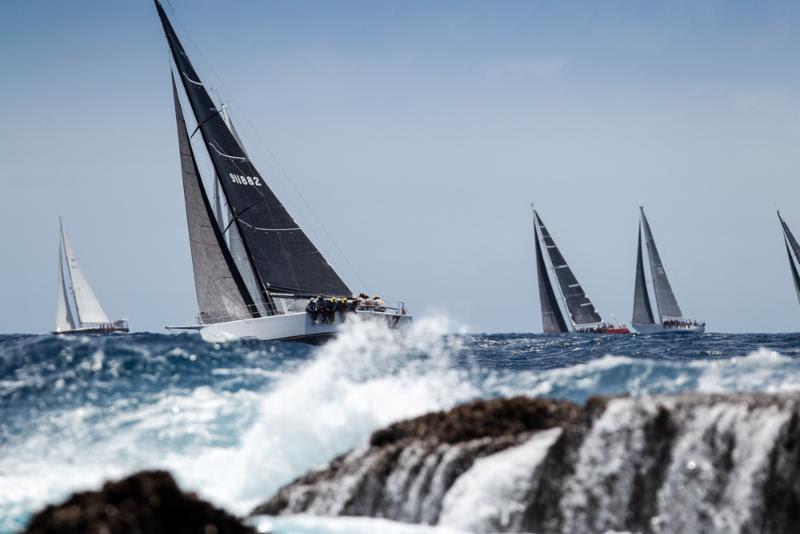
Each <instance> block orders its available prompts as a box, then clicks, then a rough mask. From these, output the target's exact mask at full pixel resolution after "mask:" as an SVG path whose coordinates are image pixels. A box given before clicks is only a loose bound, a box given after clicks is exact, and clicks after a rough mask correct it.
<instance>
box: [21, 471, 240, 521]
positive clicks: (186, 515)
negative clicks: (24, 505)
mask: <svg viewBox="0 0 800 534" xmlns="http://www.w3.org/2000/svg"><path fill="white" fill-rule="evenodd" d="M25 532H26V533H27V534H50V533H59V534H67V533H70V534H71V533H75V534H79V533H80V534H84V533H86V534H122V533H133V534H138V533H141V534H145V533H146V534H254V533H255V530H253V529H252V528H250V527H248V526H245V525H244V524H243V523H242V522H241V521H240V520H239V519H238V518H237V517H234V516H233V515H231V514H229V513H228V512H226V511H224V510H220V509H219V508H216V507H214V506H212V505H211V504H209V503H207V502H206V501H203V500H201V499H199V498H197V496H195V495H194V494H192V493H184V492H182V491H181V490H180V488H178V485H177V484H176V483H175V480H173V478H172V476H171V475H170V474H169V473H167V472H164V471H141V472H139V473H136V474H134V475H131V476H129V477H127V478H124V479H122V480H119V481H116V482H108V483H106V484H104V485H103V487H102V489H100V491H86V492H82V493H75V494H74V495H72V497H70V498H69V499H68V500H66V501H64V502H63V503H61V504H58V505H54V506H48V507H47V508H45V509H44V510H42V511H40V512H39V513H38V514H36V515H35V516H33V518H32V519H31V521H30V523H29V525H28V528H27V530H26V531H25Z"/></svg>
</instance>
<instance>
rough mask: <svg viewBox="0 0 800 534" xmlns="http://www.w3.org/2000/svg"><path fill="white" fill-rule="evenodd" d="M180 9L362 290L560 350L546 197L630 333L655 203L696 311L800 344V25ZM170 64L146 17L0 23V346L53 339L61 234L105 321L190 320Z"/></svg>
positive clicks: (734, 5)
mask: <svg viewBox="0 0 800 534" xmlns="http://www.w3.org/2000/svg"><path fill="white" fill-rule="evenodd" d="M165 6H166V10H167V14H168V15H169V16H170V17H172V19H173V22H174V24H175V26H176V28H177V31H178V33H179V37H180V38H181V39H182V40H183V42H184V46H185V47H186V49H187V52H188V53H189V55H190V57H191V58H192V59H193V61H194V63H195V66H196V68H197V70H198V73H199V75H200V76H201V77H202V78H203V80H204V81H205V83H206V85H208V86H211V87H212V88H213V90H214V94H215V95H216V97H217V98H219V99H220V100H223V101H225V102H226V103H228V104H229V109H230V110H231V114H232V116H233V119H234V121H235V122H236V123H237V126H238V129H239V131H240V133H241V134H242V137H243V141H244V144H245V146H246V147H247V149H248V151H249V152H250V154H251V156H252V157H253V159H254V161H255V164H256V167H257V168H259V170H260V171H261V174H262V175H264V177H265V179H266V181H267V182H268V183H269V185H271V186H272V187H273V188H274V189H275V191H276V193H277V194H278V196H279V197H280V198H281V199H282V200H283V201H284V202H285V204H286V205H287V207H288V208H289V210H290V212H291V213H292V214H293V215H294V216H295V218H296V219H297V221H298V222H299V223H300V225H301V226H302V227H303V228H305V229H306V230H307V231H308V233H309V235H310V236H311V237H312V239H313V240H314V242H315V243H316V244H317V245H319V247H320V248H321V249H322V250H323V251H324V252H325V253H326V255H327V257H328V258H329V260H330V261H331V263H332V264H333V265H334V266H336V267H337V268H338V269H339V271H340V272H341V274H342V276H343V277H344V279H345V280H346V281H347V282H348V283H349V284H350V285H351V287H353V288H355V289H360V288H362V287H363V286H362V283H361V280H363V282H364V284H365V285H366V288H367V289H368V290H369V292H370V293H380V294H381V295H383V296H384V297H385V298H387V300H390V301H397V300H403V301H405V303H406V304H407V306H408V307H409V308H410V310H411V311H412V312H413V313H415V314H416V315H419V316H422V315H431V314H444V315H447V316H448V317H450V318H451V319H452V320H453V324H456V325H464V326H466V327H467V328H468V330H470V331H473V332H537V331H541V318H540V311H539V300H538V294H537V285H536V272H535V264H534V254H533V241H532V239H533V233H532V226H531V219H530V207H529V205H530V204H531V203H534V204H535V205H536V208H537V210H538V211H539V213H540V215H541V216H542V218H543V220H544V222H545V224H547V226H548V227H549V230H550V232H551V234H552V235H553V237H554V239H555V240H556V243H558V245H559V246H560V248H561V250H562V252H563V253H564V255H565V257H566V259H567V261H568V262H569V263H570V265H571V266H572V268H573V270H574V272H575V274H576V276H577V277H578V279H579V280H580V282H581V283H582V285H583V287H584V288H585V289H586V291H587V293H588V295H589V297H590V298H591V299H592V300H593V302H594V304H595V306H596V308H597V309H598V311H599V312H600V313H601V314H602V315H603V316H604V318H606V319H612V318H613V319H616V320H617V321H620V322H630V317H631V311H632V302H633V283H634V272H635V265H634V262H635V258H636V235H637V229H638V206H640V205H642V206H645V209H646V210H647V214H648V218H649V221H650V224H651V227H652V229H653V232H654V234H655V238H656V241H657V243H658V246H659V249H660V252H661V256H662V259H663V260H664V264H665V266H666V269H667V272H668V274H669V277H670V280H671V282H672V285H673V288H674V290H675V293H676V296H677V298H678V302H679V303H680V305H681V307H682V308H683V311H684V313H685V315H687V316H689V317H693V318H697V319H702V320H705V321H706V322H707V324H708V329H709V330H710V331H720V332H754V331H763V332H787V331H797V330H798V327H799V326H800V304H798V301H797V297H796V295H795V291H794V287H793V285H792V280H791V274H790V271H789V265H788V263H787V259H786V253H785V250H784V245H783V241H782V236H781V231H780V227H779V224H778V220H777V217H776V215H775V209H776V207H778V208H780V209H781V211H782V213H783V215H784V217H785V219H786V220H787V222H788V223H789V225H790V226H791V227H792V228H794V229H795V231H796V232H800V196H799V195H798V193H800V182H798V180H797V178H796V177H797V175H798V172H800V150H798V146H800V68H799V67H800V41H798V39H797V32H796V28H797V27H798V25H800V4H798V3H796V2H769V1H765V2H737V1H721V0H708V1H703V2H696V1H688V0H687V1H673V2H646V1H640V2H639V1H620V2H613V1H612V2H590V1H587V2H529V1H520V2H515V1H504V2H493V1H488V0H487V1H469V0H467V1H444V0H442V1H437V2H427V1H408V2H372V1H366V0H365V1H346V0H343V1H340V2H327V1H304V2H296V1H288V0H287V1H255V0H253V1H237V2H223V1H221V0H169V2H166V1H165ZM169 68H170V67H169V56H168V50H167V47H166V43H165V40H164V37H163V34H162V31H161V28H160V25H159V22H158V17H157V15H156V12H155V9H154V7H153V5H152V3H151V2H148V1H145V0H142V1H137V2H131V1H107V0H103V1H99V0H98V1H88V0H86V1H83V0H76V1H74V2H61V1H56V0H53V1H44V0H26V1H22V0H18V1H15V0H6V1H4V2H0V76H2V79H1V82H2V83H0V102H3V115H2V116H3V127H2V128H0V161H1V162H2V167H0V186H1V187H2V197H1V198H2V203H3V209H2V210H0V228H1V230H0V248H1V249H2V251H3V253H2V273H3V275H4V276H3V277H2V279H0V302H3V303H4V305H3V306H0V333H12V332H34V333H35V332H44V331H47V330H50V329H52V328H53V326H54V320H55V303H56V280H57V278H56V276H57V275H56V268H57V257H58V217H59V215H60V216H63V218H64V224H65V227H66V229H67V231H68V232H69V233H70V236H71V240H72V243H73V246H74V248H75V250H76V253H77V256H78V259H79V261H80V263H81V266H82V268H83V270H84V272H85V273H86V275H87V277H88V279H89V281H90V282H91V283H92V285H93V287H94V289H95V291H96V293H97V294H98V296H99V297H100V300H101V301H102V303H103V305H104V307H105V308H106V310H107V311H108V313H109V315H111V316H113V318H119V317H124V318H127V319H129V320H130V324H131V328H132V329H133V330H149V331H155V332H161V331H163V327H164V325H167V324H187V323H191V322H193V319H194V317H195V315H196V313H197V310H196V299H195V293H194V284H193V279H192V270H191V259H190V254H189V245H188V238H187V229H186V220H185V214H184V209H183V196H182V190H181V183H180V167H179V160H178V152H177V137H176V133H175V124H174V120H175V119H174V112H173V109H172V96H171V92H170V91H171V90H170V85H169ZM331 238H332V239H331ZM345 258H346V259H345ZM350 265H352V266H353V267H354V269H355V270H354V269H352V268H351V267H350Z"/></svg>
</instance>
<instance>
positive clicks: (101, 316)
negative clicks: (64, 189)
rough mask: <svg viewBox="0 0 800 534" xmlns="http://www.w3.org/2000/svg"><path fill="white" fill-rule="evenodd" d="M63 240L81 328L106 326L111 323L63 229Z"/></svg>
mask: <svg viewBox="0 0 800 534" xmlns="http://www.w3.org/2000/svg"><path fill="white" fill-rule="evenodd" d="M61 239H62V241H63V244H64V254H65V255H66V257H67V267H69V278H70V280H71V281H72V294H73V296H74V297H75V308H76V309H77V311H78V321H79V322H80V324H81V326H83V325H86V324H106V323H109V322H110V321H109V320H108V316H107V315H106V312H105V311H104V310H103V307H102V306H101V305H100V301H98V300H97V296H95V294H94V291H93V290H92V286H90V285H89V281H88V280H86V277H85V276H84V274H83V271H81V268H80V266H79V265H78V258H76V257H75V251H73V250H72V245H71V244H70V242H69V239H68V238H67V232H66V231H64V227H63V226H62V227H61Z"/></svg>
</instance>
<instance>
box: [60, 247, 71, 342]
mask: <svg viewBox="0 0 800 534" xmlns="http://www.w3.org/2000/svg"><path fill="white" fill-rule="evenodd" d="M63 250H64V249H63V244H62V241H61V240H59V243H58V302H57V304H56V332H64V331H65V330H73V329H74V328H75V319H74V318H73V317H72V309H71V308H70V305H69V297H68V296H67V283H66V280H65V279H64V253H63Z"/></svg>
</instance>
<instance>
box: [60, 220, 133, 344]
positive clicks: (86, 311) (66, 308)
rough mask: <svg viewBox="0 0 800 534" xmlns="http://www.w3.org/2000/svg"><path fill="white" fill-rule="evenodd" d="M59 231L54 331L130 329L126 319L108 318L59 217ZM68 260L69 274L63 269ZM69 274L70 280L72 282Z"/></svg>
mask: <svg viewBox="0 0 800 534" xmlns="http://www.w3.org/2000/svg"><path fill="white" fill-rule="evenodd" d="M59 234H60V240H59V247H58V300H57V305H56V329H55V330H53V331H52V332H51V333H53V334H59V335H64V334H113V333H127V332H128V323H127V321H125V320H119V321H110V320H109V319H108V315H106V312H105V311H104V310H103V306H102V305H101V304H100V301H99V300H97V296H96V295H95V293H94V290H93V289H92V286H90V285H89V281H88V280H87V279H86V276H85V275H84V274H83V271H82V270H81V268H80V266H79V265H78V258H77V257H76V256H75V251H74V250H73V249H72V244H71V243H70V241H69V238H68V237H67V233H66V231H64V226H63V225H62V224H61V221H59ZM65 260H66V264H67V268H66V274H67V276H65V269H64V262H65ZM67 278H69V280H70V283H69V284H68V283H67ZM73 309H74V310H75V311H74V312H73Z"/></svg>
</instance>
